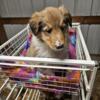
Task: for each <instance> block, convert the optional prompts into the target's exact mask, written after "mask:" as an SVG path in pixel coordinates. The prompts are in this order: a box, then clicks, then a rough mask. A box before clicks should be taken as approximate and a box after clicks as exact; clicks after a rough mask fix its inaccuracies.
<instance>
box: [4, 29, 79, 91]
mask: <svg viewBox="0 0 100 100" xmlns="http://www.w3.org/2000/svg"><path fill="white" fill-rule="evenodd" d="M31 39H32V34H31V33H30V34H28V37H27V40H26V44H25V46H24V49H23V51H22V52H21V54H20V56H26V53H27V50H28V48H29V47H30V43H31ZM69 41H70V42H69V45H68V54H69V59H76V31H75V29H73V28H70V29H69ZM19 63H21V64H26V62H19ZM5 71H6V73H7V75H9V77H10V78H11V79H12V80H14V81H15V82H18V83H19V82H22V83H23V85H25V86H26V87H29V88H38V89H45V90H47V89H48V88H50V89H51V90H52V91H57V90H58V91H64V87H63V88H62V87H61V88H60V87H59V88H58V87H57V86H56V87H53V85H55V84H56V85H57V84H58V85H62V83H63V84H64V83H65V86H68V85H69V83H70V84H73V85H72V86H73V87H77V86H78V84H79V81H80V71H68V73H67V75H66V76H64V77H60V76H54V75H51V76H50V75H44V74H43V73H41V72H39V70H37V69H36V68H25V67H16V68H15V67H13V68H7V69H5ZM22 83H21V84H22ZM43 84H45V85H43ZM47 84H48V85H47ZM50 85H51V87H50Z"/></svg>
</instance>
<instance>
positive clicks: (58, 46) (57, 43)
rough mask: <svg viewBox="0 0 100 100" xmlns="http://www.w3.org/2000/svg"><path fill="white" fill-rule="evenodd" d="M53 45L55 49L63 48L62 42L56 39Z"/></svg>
mask: <svg viewBox="0 0 100 100" xmlns="http://www.w3.org/2000/svg"><path fill="white" fill-rule="evenodd" d="M55 47H56V49H58V50H60V49H63V48H64V44H63V43H61V42H60V41H58V40H57V41H56V43H55Z"/></svg>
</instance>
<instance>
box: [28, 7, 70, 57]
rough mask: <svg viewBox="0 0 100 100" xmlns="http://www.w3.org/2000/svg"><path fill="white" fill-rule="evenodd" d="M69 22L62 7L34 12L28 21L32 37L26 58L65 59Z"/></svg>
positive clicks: (67, 14) (66, 12)
mask: <svg viewBox="0 0 100 100" xmlns="http://www.w3.org/2000/svg"><path fill="white" fill-rule="evenodd" d="M71 22H72V20H71V15H70V14H69V12H68V11H67V10H65V8H64V7H59V8H54V7H48V8H46V9H44V10H43V11H40V12H35V13H34V14H33V15H32V18H31V19H30V21H29V24H30V28H31V30H32V32H33V36H32V41H31V46H30V48H29V50H28V52H27V56H32V57H33V56H35V57H51V58H59V59H64V58H66V57H67V47H68V46H67V43H68V36H67V29H68V27H69V26H71Z"/></svg>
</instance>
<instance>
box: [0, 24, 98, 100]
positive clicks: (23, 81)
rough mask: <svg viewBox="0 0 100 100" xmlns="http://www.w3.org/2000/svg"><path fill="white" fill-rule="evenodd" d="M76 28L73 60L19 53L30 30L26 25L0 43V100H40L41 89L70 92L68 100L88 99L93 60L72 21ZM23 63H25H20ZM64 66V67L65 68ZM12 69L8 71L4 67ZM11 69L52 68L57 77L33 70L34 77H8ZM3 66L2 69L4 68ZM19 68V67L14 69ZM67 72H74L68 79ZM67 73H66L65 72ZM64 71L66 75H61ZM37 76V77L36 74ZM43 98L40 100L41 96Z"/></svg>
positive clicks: (94, 74) (92, 81) (95, 68)
mask: <svg viewBox="0 0 100 100" xmlns="http://www.w3.org/2000/svg"><path fill="white" fill-rule="evenodd" d="M73 28H75V29H76V33H77V35H76V37H77V38H76V59H64V60H60V59H54V58H36V57H23V56H19V55H20V53H21V52H22V50H23V48H24V45H25V44H26V40H27V35H28V33H30V30H29V26H28V25H27V26H26V27H25V28H24V29H23V30H22V31H20V32H19V33H18V34H17V35H15V36H14V37H12V38H11V39H10V40H8V41H7V42H6V43H4V44H3V45H1V46H0V55H1V56H0V68H1V69H0V99H1V100H24V99H25V100H42V98H44V95H43V94H42V92H41V91H45V92H47V91H49V92H54V93H66V94H68V95H71V96H72V97H71V98H70V99H71V100H75V97H76V100H90V96H91V93H92V88H93V84H94V80H95V76H96V72H97V68H98V63H97V61H93V60H91V57H90V55H89V52H88V49H87V46H86V44H85V41H84V38H83V35H82V32H81V26H80V24H79V23H73ZM22 62H25V63H22ZM66 66H67V67H66ZM10 68H11V69H12V70H11V72H10V73H9V72H8V71H7V69H10ZM13 68H17V69H18V68H24V70H27V68H28V71H32V70H33V69H34V70H35V71H37V70H38V69H39V68H40V69H43V70H44V69H45V70H48V69H49V70H55V71H57V73H60V74H61V75H60V76H59V75H58V76H55V77H54V76H53V75H51V74H50V75H42V74H41V73H39V72H38V73H36V74H35V78H34V80H31V81H29V80H28V79H29V78H32V77H33V76H34V75H33V72H31V74H32V75H33V76H28V77H27V78H25V77H21V76H20V75H17V77H12V73H13ZM4 69H6V70H4ZM18 70H19V69H18ZM70 72H77V74H78V77H77V75H76V76H75V74H74V73H73V74H71V75H73V76H75V77H72V78H68V77H67V75H68V73H70ZM66 73H67V74H66ZM65 74H66V77H65ZM39 75H40V76H39ZM43 100H44V99H43Z"/></svg>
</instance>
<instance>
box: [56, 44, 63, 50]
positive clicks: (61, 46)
mask: <svg viewBox="0 0 100 100" xmlns="http://www.w3.org/2000/svg"><path fill="white" fill-rule="evenodd" d="M56 48H57V49H62V48H64V45H63V44H61V45H59V46H56Z"/></svg>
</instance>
